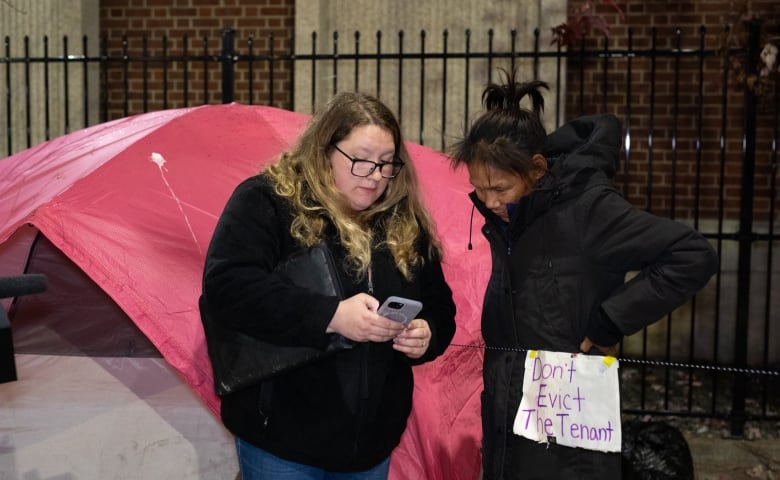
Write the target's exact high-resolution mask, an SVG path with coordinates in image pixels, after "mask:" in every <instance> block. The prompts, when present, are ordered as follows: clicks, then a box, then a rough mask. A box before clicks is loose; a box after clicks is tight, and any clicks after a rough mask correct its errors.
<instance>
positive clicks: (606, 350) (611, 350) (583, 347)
mask: <svg viewBox="0 0 780 480" xmlns="http://www.w3.org/2000/svg"><path fill="white" fill-rule="evenodd" d="M618 345H620V344H619V343H616V344H615V345H610V346H608V347H602V346H601V345H596V344H595V343H593V342H592V341H591V340H590V338H588V337H585V340H583V341H582V343H581V344H580V351H581V352H585V353H588V352H590V349H591V348H593V347H596V349H597V350H598V351H599V352H601V353H602V354H604V355H607V356H610V357H614V356H617V354H618Z"/></svg>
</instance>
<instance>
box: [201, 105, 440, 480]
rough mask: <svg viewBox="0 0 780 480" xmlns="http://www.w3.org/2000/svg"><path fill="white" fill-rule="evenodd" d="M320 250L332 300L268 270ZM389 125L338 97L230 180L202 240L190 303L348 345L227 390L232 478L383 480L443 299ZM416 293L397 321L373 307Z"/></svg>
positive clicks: (304, 337)
mask: <svg viewBox="0 0 780 480" xmlns="http://www.w3.org/2000/svg"><path fill="white" fill-rule="evenodd" d="M319 243H325V244H326V245H327V246H328V247H329V249H330V251H331V253H332V254H333V257H334V259H335V264H336V267H337V270H338V272H339V273H338V276H339V278H340V283H341V286H342V290H343V298H338V297H335V296H325V295H321V294H317V293H315V292H312V291H310V290H305V289H301V288H297V287H296V286H295V285H293V284H291V283H289V282H288V281H286V280H285V279H284V278H283V277H280V276H278V275H276V274H275V273H274V268H275V267H276V266H277V264H279V262H280V261H282V260H284V259H285V258H287V257H288V256H289V255H290V254H291V253H293V252H295V251H297V250H300V249H301V248H304V247H308V246H312V245H315V244H319ZM441 260H442V249H441V245H440V243H439V242H438V240H437V237H436V233H435V229H434V225H433V222H432V220H431V217H430V215H429V214H428V212H427V211H426V209H425V208H424V206H423V204H422V201H421V197H420V192H419V190H418V183H417V178H416V174H415V170H414V167H413V165H412V163H411V162H410V161H409V155H408V153H407V151H406V149H405V148H404V144H403V140H402V137H401V133H400V128H399V126H398V122H397V120H396V119H395V117H394V115H393V114H392V113H391V112H390V110H389V109H388V108H387V107H386V106H385V105H383V104H382V103H381V102H379V101H378V100H377V99H375V98H373V97H371V96H368V95H364V94H360V93H341V94H338V95H336V96H335V97H334V98H333V99H332V100H331V101H330V102H329V103H328V104H327V105H326V106H325V108H324V109H323V110H322V111H320V112H318V113H317V114H316V115H315V116H314V117H313V119H312V121H311V123H310V124H309V126H308V127H307V128H306V130H305V131H304V132H303V134H302V135H301V137H300V139H299V141H298V143H297V145H296V146H295V147H294V148H293V149H292V150H291V151H289V152H287V153H284V154H283V155H282V156H281V157H280V159H279V161H278V162H277V163H275V164H273V165H271V166H269V167H268V168H267V169H266V170H265V171H264V172H262V173H261V174H259V175H257V176H254V177H252V178H249V179H247V180H245V181H244V182H243V183H241V184H240V185H239V186H238V187H237V188H236V190H235V192H234V193H233V195H232V197H231V198H230V199H229V201H228V203H227V205H226V207H225V210H224V212H223V213H222V215H221V217H220V219H219V221H218V223H217V227H216V229H215V232H214V236H213V238H212V241H211V244H210V247H209V250H208V253H207V257H206V265H205V271H204V283H203V295H202V297H201V311H202V314H203V315H208V316H210V317H211V318H212V319H213V320H215V321H217V322H221V323H224V324H226V325H229V326H230V327H232V328H235V329H239V330H241V331H242V332H244V333H247V334H249V335H252V336H256V337H257V338H262V339H264V340H266V341H268V342H271V343H274V344H277V345H287V346H309V347H314V348H320V349H326V348H327V347H328V345H329V344H330V342H332V341H333V338H334V336H339V337H340V338H345V339H347V340H349V341H350V342H351V343H352V344H354V346H353V347H352V348H349V349H344V350H340V351H338V352H336V353H335V354H333V355H329V356H327V357H324V358H323V359H321V360H318V361H316V362H314V363H310V364H307V365H304V366H301V367H298V368H294V369H292V370H288V371H286V372H285V373H283V374H280V375H278V376H276V377H273V378H272V379H269V380H265V381H263V382H261V383H260V384H258V385H255V386H252V387H249V388H246V389H243V390H239V391H237V392H234V393H231V394H228V395H225V396H224V397H223V398H222V411H221V416H222V420H223V422H224V424H225V426H226V427H227V428H228V429H229V430H230V431H231V432H232V433H233V434H235V436H236V446H237V451H238V459H239V464H240V468H241V474H242V477H243V480H252V479H274V480H276V479H284V478H295V479H372V480H373V479H385V478H386V477H387V473H388V469H389V458H390V453H391V452H392V450H393V449H394V448H395V447H396V446H397V445H398V443H399V441H400V438H401V434H402V433H403V431H404V429H405V427H406V421H407V417H408V415H409V412H410V410H411V405H412V389H413V376H412V369H411V367H412V366H413V365H417V364H421V363H424V362H428V361H431V360H433V359H434V358H436V357H437V356H439V355H441V354H442V353H443V352H444V350H445V348H446V347H447V346H448V345H449V342H450V340H451V339H452V336H453V334H454V331H455V321H454V318H455V304H454V302H453V299H452V292H451V290H450V288H449V286H448V285H447V283H446V281H445V279H444V275H443V273H442V269H441V265H440V262H441ZM389 296H401V297H406V298H411V299H414V300H418V301H420V302H422V304H423V309H422V311H421V312H420V313H419V314H418V315H417V317H416V318H414V319H413V320H412V321H411V322H410V323H409V324H408V325H406V326H405V325H403V324H401V323H399V322H397V321H393V320H391V319H388V318H386V317H384V316H382V315H380V314H379V313H378V312H377V310H378V307H379V306H380V304H381V303H382V302H383V301H384V300H385V299H386V298H387V297H389Z"/></svg>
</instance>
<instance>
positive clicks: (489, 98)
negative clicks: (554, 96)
mask: <svg viewBox="0 0 780 480" xmlns="http://www.w3.org/2000/svg"><path fill="white" fill-rule="evenodd" d="M500 71H501V72H502V73H503V74H504V79H505V82H504V83H503V84H497V83H491V84H489V85H488V86H487V87H485V91H484V92H482V104H483V105H485V109H486V110H488V111H490V110H507V111H508V112H513V113H520V112H521V111H522V110H523V107H522V106H521V105H520V102H521V101H522V100H523V98H525V97H529V98H530V99H531V105H532V106H531V111H532V112H533V113H534V115H536V116H540V115H541V114H542V112H543V111H544V97H543V96H542V92H540V91H539V90H540V89H542V88H544V89H549V86H548V85H547V83H546V82H543V81H541V80H533V81H530V82H525V83H520V82H518V81H517V80H516V76H515V71H512V72H511V73H510V72H508V71H506V70H503V69H500Z"/></svg>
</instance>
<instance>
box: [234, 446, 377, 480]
mask: <svg viewBox="0 0 780 480" xmlns="http://www.w3.org/2000/svg"><path fill="white" fill-rule="evenodd" d="M236 452H237V453H238V466H239V467H240V468H241V480H387V472H388V471H389V470H390V457H387V458H386V459H385V461H383V462H382V463H380V464H379V465H377V466H376V467H374V468H372V469H370V470H365V471H363V472H348V473H339V472H329V471H327V470H323V469H321V468H317V467H310V466H309V465H304V464H302V463H296V462H291V461H288V460H284V459H281V458H279V457H277V456H275V455H271V454H270V453H268V452H266V451H265V450H263V449H260V448H257V447H255V446H254V445H252V444H250V443H247V442H245V441H243V440H241V439H240V438H238V437H236Z"/></svg>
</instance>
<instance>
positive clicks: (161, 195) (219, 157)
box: [0, 104, 490, 479]
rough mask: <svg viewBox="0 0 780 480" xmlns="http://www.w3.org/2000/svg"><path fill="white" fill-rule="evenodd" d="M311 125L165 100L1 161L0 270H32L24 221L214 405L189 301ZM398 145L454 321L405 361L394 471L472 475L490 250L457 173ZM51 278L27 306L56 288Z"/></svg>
mask: <svg viewBox="0 0 780 480" xmlns="http://www.w3.org/2000/svg"><path fill="white" fill-rule="evenodd" d="M307 121H308V116H306V115H303V114H299V113H295V112H289V111H285V110H280V109H276V108H272V107H263V106H246V105H239V104H230V105H209V106H202V107H193V108H185V109H176V110H166V111H162V112H153V113H147V114H141V115H137V116H134V117H127V118H124V119H120V120H115V121H113V122H108V123H105V124H101V125H97V126H94V127H90V128H87V129H84V130H80V131H78V132H74V133H72V134H68V135H65V136H63V137H59V138H57V139H54V140H51V141H49V142H45V143H43V144H41V145H38V146H36V147H33V148H31V149H28V150H25V151H23V152H20V153H18V154H15V155H13V156H10V157H7V158H6V159H4V160H0V254H2V255H16V256H17V257H16V259H15V260H14V261H6V260H3V261H2V262H0V264H3V265H5V266H4V267H2V270H0V274H1V275H15V274H20V273H22V272H26V273H35V272H33V271H31V270H30V269H29V268H28V267H27V265H28V262H27V260H24V261H21V260H20V259H19V256H21V255H30V254H34V252H33V250H32V249H30V248H24V247H19V245H17V244H16V242H17V241H18V239H19V238H20V237H24V238H27V237H28V235H14V234H15V233H16V232H18V231H19V230H20V229H22V230H23V229H24V228H29V227H25V226H27V225H29V226H31V227H33V228H34V229H37V231H39V232H40V233H41V234H42V235H44V236H45V237H46V239H47V240H48V241H49V242H51V244H52V245H53V246H54V247H56V249H58V250H60V251H61V252H62V254H63V256H64V257H65V258H66V259H67V261H68V262H72V263H73V265H75V266H77V267H78V269H80V270H81V271H82V272H83V274H85V275H86V276H87V277H89V279H90V280H91V281H92V282H94V284H95V285H97V286H98V287H99V288H100V289H101V290H102V291H103V292H105V295H106V297H107V298H110V299H111V300H112V301H113V302H115V304H116V306H118V307H119V308H120V309H121V310H122V311H123V312H124V313H125V314H126V315H127V317H128V318H129V319H131V320H132V322H133V323H134V324H135V325H136V326H137V327H138V329H140V331H141V332H143V334H144V335H145V336H146V337H148V339H149V340H150V341H151V343H152V344H153V346H154V347H155V348H156V349H157V350H159V352H160V353H161V354H162V355H163V357H164V358H165V359H166V360H167V362H168V363H169V364H170V365H171V366H173V368H174V369H175V370H176V371H178V372H179V373H180V374H181V376H182V377H183V378H184V380H185V381H186V382H187V384H188V385H189V386H190V387H191V388H192V389H193V390H194V391H195V392H196V394H197V395H198V396H199V397H200V398H201V399H202V401H203V402H204V404H205V405H206V406H207V407H208V409H210V410H211V411H212V412H213V413H215V414H217V413H218V411H219V398H218V397H217V396H216V395H215V394H214V391H213V387H212V377H211V369H210V364H209V362H208V356H207V353H206V346H205V342H204V337H203V330H202V326H201V324H200V317H199V313H198V309H197V298H198V295H199V293H200V287H201V274H202V267H203V259H204V255H205V250H206V248H207V246H208V242H209V239H210V237H211V233H212V231H213V228H214V226H215V224H216V220H217V217H218V216H219V214H220V213H221V211H222V208H223V206H224V204H225V202H226V201H227V198H228V196H229V195H230V193H231V192H232V191H233V189H234V188H235V186H236V185H237V184H238V183H239V182H240V181H241V180H243V179H244V178H246V177H247V176H250V175H252V174H254V173H256V172H257V171H258V170H259V169H260V167H261V166H262V165H263V164H266V163H268V162H271V161H273V160H275V159H276V158H277V156H278V154H279V153H280V152H281V151H283V150H284V149H285V148H287V147H289V146H290V145H291V144H292V143H293V142H294V141H295V139H296V137H297V135H298V134H299V133H300V131H301V129H302V128H303V127H304V125H305V124H306V122H307ZM407 147H408V149H409V152H410V154H411V156H412V159H413V162H414V165H415V168H416V169H417V170H418V174H419V177H420V182H421V187H422V189H423V196H424V198H425V201H426V203H427V205H428V207H429V208H430V210H431V213H432V215H433V217H434V220H435V221H436V225H437V229H438V231H439V234H440V236H441V238H442V241H443V244H444V248H445V264H444V273H445V276H446V277H447V280H448V281H449V282H450V284H451V286H452V289H453V291H454V295H455V302H456V305H457V307H458V314H457V317H456V322H457V326H458V328H457V331H456V334H455V338H454V339H453V346H451V347H450V348H449V349H448V350H447V351H446V352H445V354H444V355H443V356H442V357H441V358H439V359H437V361H435V362H432V363H430V364H427V365H423V366H420V367H415V370H414V373H415V394H414V406H413V411H412V414H411V417H410V419H409V424H408V429H407V432H406V433H405V435H404V437H403V439H402V441H401V445H399V447H398V448H397V449H396V451H395V452H394V453H393V460H392V462H391V472H390V477H391V478H392V479H407V478H408V479H419V478H426V479H473V478H476V476H477V474H478V471H479V461H480V459H479V444H480V436H481V434H480V431H479V424H480V421H479V394H480V391H481V389H482V385H481V361H482V351H481V350H480V349H479V348H473V345H479V344H481V343H482V342H481V337H480V330H479V317H480V310H481V299H482V293H483V291H484V285H485V282H486V281H487V277H488V275H489V270H490V267H489V264H490V262H489V252H488V249H487V245H486V244H485V242H484V240H483V239H482V237H481V234H479V228H480V226H481V225H474V226H473V231H474V235H473V237H470V231H471V230H472V225H471V224H470V215H471V213H472V211H471V204H470V201H469V200H468V198H467V193H468V192H469V191H470V190H471V188H470V186H469V184H468V181H467V178H466V174H465V172H455V171H453V170H452V169H451V168H450V166H449V162H448V160H447V159H446V158H445V157H444V156H443V155H442V154H440V153H437V152H435V151H433V150H431V149H429V148H426V147H423V146H420V145H417V144H414V143H408V144H407ZM28 241H29V239H28ZM469 241H471V242H472V243H473V249H471V250H470V249H468V247H467V245H468V244H469ZM22 243H24V242H23V241H22ZM9 252H11V253H9ZM13 252H15V253H13ZM19 252H25V253H21V254H20V253H19ZM0 258H2V257H0ZM24 268H28V269H27V270H26V271H25V270H24ZM64 283H67V281H65V282H64ZM60 284H61V282H57V283H56V284H53V285H51V288H50V289H49V290H47V292H45V293H42V294H37V295H33V296H30V297H29V300H25V302H27V303H33V297H35V298H37V299H45V298H51V297H52V296H56V295H57V293H58V291H57V290H58V287H57V285H60ZM77 292H78V291H77ZM77 294H78V293H77ZM79 295H80V294H79ZM20 298H21V299H24V298H25V297H20ZM77 301H78V300H77ZM4 305H5V303H4ZM29 308H31V307H29ZM70 320H71V321H78V319H73V318H71V319H70Z"/></svg>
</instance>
